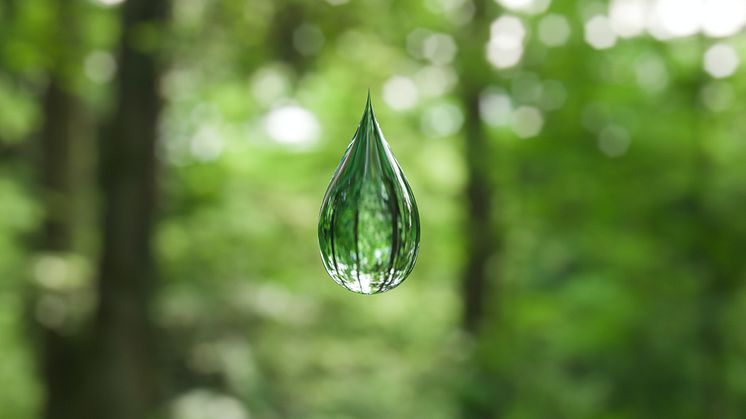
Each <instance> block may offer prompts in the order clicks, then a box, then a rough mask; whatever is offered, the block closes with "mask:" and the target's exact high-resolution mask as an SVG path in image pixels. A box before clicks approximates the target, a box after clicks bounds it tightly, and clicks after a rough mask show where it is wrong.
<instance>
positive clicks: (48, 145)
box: [34, 75, 85, 419]
mask: <svg viewBox="0 0 746 419" xmlns="http://www.w3.org/2000/svg"><path fill="white" fill-rule="evenodd" d="M43 101H44V103H43V109H44V115H45V119H44V123H43V126H42V131H41V134H40V151H41V156H40V157H41V159H40V160H41V161H40V163H41V170H40V177H41V186H42V202H43V206H44V209H45V212H44V219H43V224H42V231H41V237H40V246H39V250H40V251H41V252H44V253H53V254H57V255H65V254H69V253H71V252H73V251H74V243H73V241H74V230H75V229H74V225H73V220H74V217H73V214H72V208H73V202H74V199H73V190H74V180H73V154H74V151H73V150H74V142H75V140H76V137H77V136H78V135H77V134H79V130H78V129H77V127H76V122H77V120H78V118H77V109H78V100H77V98H76V97H75V96H74V95H73V94H71V93H68V92H67V91H65V90H64V89H63V88H62V87H61V86H60V81H59V79H58V77H57V76H56V75H53V76H52V79H51V81H50V83H49V86H48V87H47V91H46V92H45V94H44V98H43ZM37 297H42V295H37ZM34 303H35V304H38V303H39V302H38V301H35V302H34ZM39 331H40V336H39V337H40V344H41V348H40V358H41V359H40V367H41V375H42V380H43V385H44V390H45V395H46V399H45V403H44V417H45V418H47V419H75V418H78V417H80V410H78V409H79V408H80V407H81V405H80V404H81V402H82V400H83V399H84V397H82V395H81V394H80V381H81V372H82V371H84V370H85V368H84V367H83V366H82V365H81V359H82V358H81V357H80V352H79V349H80V342H79V339H78V338H79V336H76V335H73V334H70V333H62V332H61V330H60V329H59V327H55V326H54V325H46V324H43V323H42V322H40V323H39Z"/></svg>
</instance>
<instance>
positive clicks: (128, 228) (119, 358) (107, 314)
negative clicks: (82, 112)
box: [93, 0, 167, 419]
mask: <svg viewBox="0 0 746 419" xmlns="http://www.w3.org/2000/svg"><path fill="white" fill-rule="evenodd" d="M123 8H124V9H123V16H122V31H123V32H122V36H121V43H120V50H119V73H118V78H117V96H116V104H115V111H114V114H113V117H112V120H111V121H110V123H109V124H108V125H107V127H106V129H105V130H104V132H103V135H102V138H101V159H100V164H101V167H100V171H101V183H102V193H103V206H104V208H103V221H104V225H103V241H102V245H103V247H102V254H101V261H100V267H99V278H98V281H99V282H98V297H99V305H98V312H97V317H96V323H95V329H94V340H95V348H96V352H95V353H96V355H97V368H96V369H95V372H94V377H93V383H94V384H95V386H96V388H97V390H98V391H97V396H98V397H97V402H98V403H97V404H98V406H97V411H96V416H95V417H96V418H100V419H139V418H145V417H147V416H148V415H149V414H150V413H152V410H153V408H154V406H155V404H156V402H157V399H158V390H159V385H160V378H159V373H158V371H159V369H158V365H157V359H156V349H157V348H156V342H155V341H156V333H155V330H154V326H153V319H152V307H151V303H152V301H153V294H154V291H155V285H156V284H155V282H156V280H155V279H156V277H155V270H154V257H153V250H152V236H153V225H154V217H155V215H154V214H155V202H156V170H157V164H156V163H157V159H156V137H157V125H158V118H159V114H160V109H161V99H160V97H159V92H158V90H159V89H158V82H159V78H160V73H161V72H160V69H159V67H160V65H159V64H160V63H159V60H158V53H157V51H158V49H159V46H157V45H145V44H144V43H143V42H142V41H143V32H142V31H143V30H144V29H145V28H148V29H152V30H155V31H160V30H161V29H163V23H164V21H165V19H166V9H167V7H166V2H165V0H128V1H127V2H125V3H124V6H123ZM157 33H161V32H157ZM138 41H139V42H138Z"/></svg>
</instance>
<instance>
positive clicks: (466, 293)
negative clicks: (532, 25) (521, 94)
mask: <svg viewBox="0 0 746 419" xmlns="http://www.w3.org/2000/svg"><path fill="white" fill-rule="evenodd" d="M474 6H475V8H476V10H475V13H474V20H473V21H472V22H471V23H470V24H467V25H465V26H464V27H463V28H462V29H461V31H460V33H459V36H458V38H459V39H458V44H459V46H460V48H461V52H460V54H459V58H458V69H459V74H460V86H461V88H460V93H459V96H460V100H461V102H462V105H463V107H464V112H465V118H464V119H465V120H464V130H465V132H464V136H465V149H464V155H465V160H466V168H467V181H466V188H465V193H466V202H467V207H466V234H467V235H466V255H467V260H466V265H465V268H464V272H463V278H462V284H461V286H462V304H463V308H462V327H463V329H464V330H465V331H466V332H467V334H469V335H470V336H471V337H472V338H473V339H474V341H475V344H476V345H477V346H478V345H479V334H480V325H481V323H482V322H483V321H484V318H485V306H486V304H487V299H489V302H490V305H491V307H493V308H491V309H490V312H491V313H498V312H499V305H500V302H499V301H498V300H496V297H497V295H496V293H495V291H496V290H495V287H496V286H497V285H498V282H499V279H498V278H494V275H493V274H490V273H489V272H488V267H489V265H490V261H491V260H492V258H493V257H494V256H495V255H496V254H497V253H498V252H499V249H500V244H499V240H498V239H497V237H496V236H495V234H494V231H493V228H494V223H493V220H492V211H493V206H492V203H493V201H494V197H495V192H494V185H492V184H491V182H490V173H491V172H492V169H493V168H494V157H493V156H494V153H492V152H491V150H490V146H489V142H488V136H489V134H488V133H487V131H486V129H485V126H484V124H483V122H482V120H481V116H480V112H479V99H480V94H481V92H482V90H483V89H484V88H485V87H486V86H487V85H488V84H489V83H490V81H491V80H492V79H493V78H494V72H493V69H492V68H491V66H490V65H489V63H488V62H487V61H486V57H485V48H486V44H487V41H488V39H489V26H490V21H491V16H494V14H495V10H496V7H495V6H494V5H493V4H492V2H491V1H488V0H477V1H475V2H474ZM472 362H473V364H474V365H472V367H473V369H474V370H475V372H474V376H471V377H469V378H468V379H467V380H468V383H467V385H466V387H465V389H464V394H463V398H462V416H463V417H464V418H467V419H482V418H490V417H494V415H495V414H496V412H495V406H494V403H495V399H494V396H495V395H494V394H490V393H491V392H493V391H495V388H494V386H492V385H490V383H492V382H495V381H497V380H496V379H495V377H485V374H486V372H485V371H483V368H481V367H482V366H481V363H480V358H479V354H478V353H476V354H475V355H474V356H473V358H472Z"/></svg>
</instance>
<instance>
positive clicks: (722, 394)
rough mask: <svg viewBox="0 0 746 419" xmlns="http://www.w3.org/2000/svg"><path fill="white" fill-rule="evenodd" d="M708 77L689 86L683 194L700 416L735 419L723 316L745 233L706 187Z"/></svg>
mask: <svg viewBox="0 0 746 419" xmlns="http://www.w3.org/2000/svg"><path fill="white" fill-rule="evenodd" d="M704 85H705V76H704V74H702V73H701V72H697V76H695V78H694V79H692V80H689V81H688V82H687V84H686V86H685V88H686V90H687V91H688V92H689V100H690V106H691V109H692V117H691V124H692V127H691V133H692V138H691V141H692V150H693V151H694V155H693V158H692V162H693V163H692V171H691V172H692V184H691V187H690V192H689V194H688V196H686V197H685V198H684V201H685V206H684V208H686V210H687V211H688V212H689V215H690V217H691V220H692V226H693V227H692V230H693V232H694V235H693V239H692V244H691V247H690V249H691V250H690V252H691V254H690V255H689V257H690V262H692V263H693V266H694V269H695V272H696V274H697V275H699V276H700V278H701V280H702V288H701V292H700V313H701V317H700V323H699V338H700V339H701V346H700V348H701V351H702V354H703V362H704V364H703V365H702V379H701V386H702V387H701V388H702V412H701V414H702V417H703V418H707V419H730V418H736V417H738V416H737V412H736V411H735V410H734V409H736V408H735V406H733V403H732V400H731V395H730V390H729V388H730V386H729V385H728V382H727V376H726V375H727V371H726V370H727V366H726V360H727V339H726V337H727V335H728V332H727V330H726V329H725V324H724V315H725V312H726V310H727V309H728V308H729V306H730V305H731V302H732V299H731V295H733V294H734V293H735V292H736V290H737V288H738V279H739V276H741V275H743V265H744V264H743V262H741V261H742V260H743V257H742V255H741V254H740V253H741V252H740V249H741V248H742V241H743V239H742V236H741V235H740V234H739V232H738V231H734V230H733V227H732V226H730V225H729V224H730V223H729V222H728V220H724V219H722V218H721V217H720V216H719V215H718V213H717V211H716V210H715V208H714V207H713V204H711V203H710V202H709V198H708V191H709V189H710V188H711V187H712V185H713V182H712V178H713V175H714V174H715V171H716V167H715V166H714V164H713V162H712V159H711V157H710V155H709V154H710V153H709V151H708V148H709V145H708V141H707V139H708V128H707V121H706V119H707V116H708V115H709V110H708V109H706V108H705V107H704V106H702V100H701V92H702V88H703V87H704Z"/></svg>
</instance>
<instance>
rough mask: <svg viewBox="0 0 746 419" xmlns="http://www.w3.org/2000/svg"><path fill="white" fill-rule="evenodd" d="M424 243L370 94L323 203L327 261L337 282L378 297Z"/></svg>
mask: <svg viewBox="0 0 746 419" xmlns="http://www.w3.org/2000/svg"><path fill="white" fill-rule="evenodd" d="M419 245H420V216H419V214H418V212H417V203H416V202H415V200H414V194H412V189H411V188H410V187H409V183H407V180H406V179H405V178H404V173H403V172H402V170H401V168H400V167H399V164H398V163H397V162H396V159H395V158H394V155H393V153H391V150H390V149H389V145H388V143H387V142H386V139H385V138H384V137H383V133H382V132H381V128H380V127H379V126H378V122H377V121H376V117H375V114H374V113H373V106H372V105H371V101H370V92H368V100H367V103H366V104H365V111H363V118H362V119H361V120H360V125H358V127H357V131H355V135H354V136H353V137H352V142H350V145H349V146H348V147H347V151H345V153H344V156H342V160H341V161H340V163H339V166H337V170H336V171H335V172H334V176H333V177H332V181H331V183H330V184H329V187H328V188H327V190H326V195H324V202H323V203H322V205H321V216H320V218H319V247H320V248H321V259H322V261H323V262H324V267H325V268H326V271H327V272H329V275H331V277H332V279H334V282H336V283H337V284H339V285H341V286H343V287H345V288H347V289H348V290H350V291H353V292H357V293H361V294H378V293H381V292H386V291H388V290H391V289H393V288H395V287H396V286H397V285H399V284H401V283H402V281H404V279H405V278H406V277H407V276H408V275H409V273H410V272H412V269H413V268H414V264H415V261H416V260H417V251H418V249H419Z"/></svg>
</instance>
